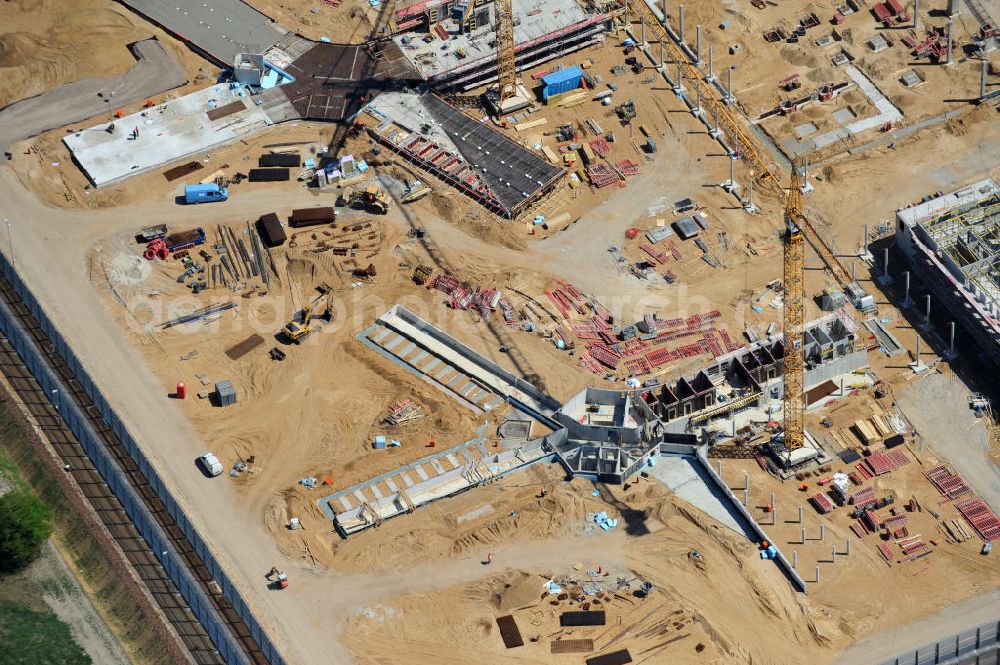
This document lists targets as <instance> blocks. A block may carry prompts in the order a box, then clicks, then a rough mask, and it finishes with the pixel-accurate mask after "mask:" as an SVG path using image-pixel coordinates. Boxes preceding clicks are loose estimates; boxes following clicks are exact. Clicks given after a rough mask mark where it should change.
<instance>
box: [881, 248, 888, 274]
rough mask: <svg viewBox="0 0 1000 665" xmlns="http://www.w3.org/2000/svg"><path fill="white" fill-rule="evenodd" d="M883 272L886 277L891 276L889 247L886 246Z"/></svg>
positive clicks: (883, 254)
mask: <svg viewBox="0 0 1000 665" xmlns="http://www.w3.org/2000/svg"><path fill="white" fill-rule="evenodd" d="M882 274H883V275H885V276H886V277H888V276H889V248H888V247H886V248H884V249H883V250H882Z"/></svg>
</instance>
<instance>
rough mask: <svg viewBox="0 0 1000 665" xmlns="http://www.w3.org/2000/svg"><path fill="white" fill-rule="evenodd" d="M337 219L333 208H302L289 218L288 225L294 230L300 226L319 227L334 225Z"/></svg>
mask: <svg viewBox="0 0 1000 665" xmlns="http://www.w3.org/2000/svg"><path fill="white" fill-rule="evenodd" d="M335 219H336V212H335V211H334V209H333V208H331V207H322V208H300V209H298V210H293V211H292V214H291V216H290V217H289V218H288V225H289V226H291V227H292V228H298V227H300V226H318V225H320V224H332V223H333V222H334V221H335Z"/></svg>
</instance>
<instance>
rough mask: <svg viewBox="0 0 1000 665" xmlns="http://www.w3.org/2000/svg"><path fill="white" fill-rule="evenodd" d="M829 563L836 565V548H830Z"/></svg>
mask: <svg viewBox="0 0 1000 665" xmlns="http://www.w3.org/2000/svg"><path fill="white" fill-rule="evenodd" d="M830 563H837V546H836V545H834V546H833V547H831V548H830Z"/></svg>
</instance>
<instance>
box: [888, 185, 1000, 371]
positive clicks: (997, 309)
mask: <svg viewBox="0 0 1000 665" xmlns="http://www.w3.org/2000/svg"><path fill="white" fill-rule="evenodd" d="M896 245H897V246H898V247H899V248H900V250H902V252H903V253H904V254H905V255H906V256H907V258H908V259H909V261H910V264H911V266H912V267H913V269H914V272H915V273H916V276H917V278H918V279H920V280H921V281H922V282H923V283H924V284H925V285H926V286H927V288H928V289H929V290H930V291H931V292H933V293H934V295H935V297H936V298H938V299H940V301H941V302H942V303H944V305H945V306H946V307H947V308H948V311H949V312H950V313H951V314H952V316H954V317H955V320H956V321H957V322H958V323H959V324H960V325H961V326H962V328H963V329H964V330H965V331H966V332H967V333H968V334H969V335H970V336H971V337H972V338H973V339H974V340H976V343H977V346H978V347H979V350H980V351H981V352H982V353H983V354H985V355H986V356H987V357H989V358H991V359H992V360H993V361H994V362H997V363H1000V186H998V185H997V183H996V182H994V181H993V180H981V181H979V182H976V183H974V184H972V185H969V186H968V187H963V188H962V189H960V190H957V191H954V192H951V193H949V194H944V195H940V196H936V197H933V198H930V199H928V200H926V201H924V202H922V203H919V204H917V205H914V206H911V207H908V208H903V209H902V210H899V211H898V212H897V213H896Z"/></svg>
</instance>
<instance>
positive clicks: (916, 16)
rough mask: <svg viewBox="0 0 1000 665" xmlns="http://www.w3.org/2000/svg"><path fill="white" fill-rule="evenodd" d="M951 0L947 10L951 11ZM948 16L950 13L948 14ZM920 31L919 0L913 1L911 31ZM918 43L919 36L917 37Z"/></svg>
mask: <svg viewBox="0 0 1000 665" xmlns="http://www.w3.org/2000/svg"><path fill="white" fill-rule="evenodd" d="M952 2H953V0H948V9H949V10H950V9H951V5H952ZM948 14H949V16H950V15H951V12H950V11H949V12H948ZM919 29H920V0H913V31H914V32H916V31H917V30H919ZM917 39H918V41H919V35H918V36H917Z"/></svg>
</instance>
